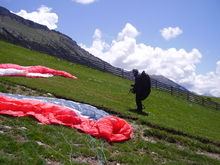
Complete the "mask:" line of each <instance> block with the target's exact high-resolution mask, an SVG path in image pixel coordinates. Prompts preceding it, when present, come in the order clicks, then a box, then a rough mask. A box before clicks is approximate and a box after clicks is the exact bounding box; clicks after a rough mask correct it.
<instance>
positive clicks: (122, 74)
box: [121, 69, 124, 78]
mask: <svg viewBox="0 0 220 165" xmlns="http://www.w3.org/2000/svg"><path fill="white" fill-rule="evenodd" d="M121 76H122V78H124V69H121Z"/></svg>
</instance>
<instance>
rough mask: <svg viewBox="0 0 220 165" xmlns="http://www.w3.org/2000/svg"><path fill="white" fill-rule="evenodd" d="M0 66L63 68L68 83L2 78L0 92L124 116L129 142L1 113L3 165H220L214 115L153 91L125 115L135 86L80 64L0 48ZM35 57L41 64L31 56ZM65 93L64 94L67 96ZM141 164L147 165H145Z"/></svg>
mask: <svg viewBox="0 0 220 165" xmlns="http://www.w3.org/2000/svg"><path fill="white" fill-rule="evenodd" d="M0 48H1V49H0V61H1V62H2V63H16V64H19V65H22V66H30V65H38V64H41V65H43V66H47V67H51V68H53V69H58V70H64V71H67V72H69V73H71V74H72V75H74V76H77V77H78V78H79V79H77V80H73V79H69V78H65V77H60V76H55V77H52V78H25V77H0V92H10V93H15V94H25V95H35V96H46V97H49V96H50V97H57V98H65V99H69V100H75V101H78V102H83V103H88V104H91V105H94V106H96V107H98V108H100V109H103V110H105V111H106V112H108V113H110V114H111V115H114V116H118V117H121V118H124V119H125V120H126V121H128V122H129V123H130V124H131V126H132V128H133V131H134V134H133V137H132V138H131V139H129V140H127V141H122V142H117V143H107V142H105V141H102V140H101V139H95V138H93V137H91V136H88V135H86V134H84V133H82V132H80V131H77V130H75V129H72V128H68V127H64V126H60V125H45V124H44V125H41V124H38V122H37V121H36V120H34V119H33V118H31V117H22V118H19V117H11V116H3V115H0V122H1V126H0V139H1V142H0V148H1V151H0V154H1V157H0V163H1V164H18V163H20V164H30V163H31V164H117V163H118V164H121V165H123V164H210V165H212V164H213V165H215V164H219V163H220V157H219V155H220V140H219V137H220V132H219V127H220V122H219V119H220V113H219V111H216V110H211V109H207V108H204V107H201V106H199V105H196V104H193V103H190V102H187V101H185V100H181V99H179V98H176V97H173V96H171V95H169V94H167V93H164V92H161V91H158V90H156V89H154V88H153V89H152V93H151V94H150V96H149V98H148V99H146V100H145V101H144V102H143V103H144V105H145V106H146V109H145V110H144V113H142V114H138V113H135V112H134V111H130V110H129V109H132V108H134V107H135V102H134V95H132V94H128V90H129V87H130V84H132V83H133V82H132V81H130V80H127V79H123V78H120V77H117V76H114V75H111V74H107V73H104V72H100V71H97V70H94V69H91V68H87V67H85V66H82V65H78V64H75V63H71V62H68V61H65V60H60V59H58V58H54V57H51V56H49V55H46V54H41V53H38V52H35V51H31V50H29V49H24V48H22V47H18V46H15V45H11V44H8V43H5V42H0ZM36 57H39V58H36ZM67 91H68V92H67ZM146 162H147V163H146Z"/></svg>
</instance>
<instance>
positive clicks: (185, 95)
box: [79, 59, 220, 110]
mask: <svg viewBox="0 0 220 165" xmlns="http://www.w3.org/2000/svg"><path fill="white" fill-rule="evenodd" d="M81 61H82V60H81ZM85 61H86V62H85ZM79 64H82V65H85V66H87V67H90V68H93V69H97V70H100V71H103V72H106V73H109V74H113V75H116V76H119V77H122V78H126V79H130V80H134V77H133V75H132V72H131V71H125V70H124V69H121V68H117V67H114V66H112V65H110V64H109V63H107V62H103V61H101V60H93V59H84V60H83V63H80V62H79ZM151 83H152V87H154V88H156V89H158V90H161V91H164V92H167V93H170V94H171V95H173V96H176V97H179V98H181V99H185V100H188V101H190V102H192V103H195V104H199V105H201V106H204V107H207V108H211V109H215V110H220V104H219V103H216V102H214V101H212V100H211V99H210V98H204V97H201V96H199V95H195V94H192V93H190V92H186V91H184V90H182V89H180V88H177V87H173V86H171V85H168V84H165V83H162V82H159V81H157V80H155V79H153V78H151Z"/></svg>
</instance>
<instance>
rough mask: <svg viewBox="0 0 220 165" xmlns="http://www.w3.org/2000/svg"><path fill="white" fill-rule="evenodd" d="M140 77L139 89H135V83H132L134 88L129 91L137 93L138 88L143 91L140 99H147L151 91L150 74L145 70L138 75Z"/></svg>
mask: <svg viewBox="0 0 220 165" xmlns="http://www.w3.org/2000/svg"><path fill="white" fill-rule="evenodd" d="M138 79H139V80H138V87H137V88H138V89H135V84H132V85H131V87H132V88H131V89H130V90H129V93H130V92H131V93H134V94H135V93H136V92H137V90H138V92H140V93H141V97H140V99H141V100H145V99H146V98H147V97H148V96H149V94H150V92H151V80H150V76H149V75H148V74H146V73H145V71H143V72H142V73H141V75H140V76H139V77H138ZM129 93H128V94H129Z"/></svg>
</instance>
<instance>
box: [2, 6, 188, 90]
mask: <svg viewBox="0 0 220 165" xmlns="http://www.w3.org/2000/svg"><path fill="white" fill-rule="evenodd" d="M0 40H2V41H5V42H9V43H12V44H15V45H19V46H22V47H25V48H28V49H31V50H34V51H37V52H40V53H45V54H49V55H51V56H54V57H58V58H61V59H65V60H68V61H70V62H74V63H78V64H82V65H85V66H89V67H91V68H94V69H97V70H101V71H104V72H107V73H111V74H115V75H118V76H121V77H124V78H128V79H131V80H133V76H132V74H131V72H129V71H124V70H123V69H121V68H117V67H114V66H112V65H110V64H109V63H107V62H105V61H103V60H101V59H100V58H98V57H96V56H94V55H92V54H90V53H89V52H88V51H86V50H84V49H82V48H81V47H80V46H79V45H77V43H76V41H74V40H72V39H71V38H70V37H68V36H67V35H65V34H62V33H60V32H58V31H55V30H50V29H49V28H48V27H47V26H44V25H41V24H38V23H35V22H33V21H31V20H27V19H24V18H22V17H20V16H18V15H16V14H13V13H11V12H10V11H9V10H8V9H6V8H4V7H1V6H0ZM150 76H151V78H152V79H155V80H156V81H160V82H163V83H166V84H168V85H171V86H174V87H177V88H179V87H181V86H180V85H178V84H177V83H175V82H173V81H171V80H169V79H167V78H166V77H163V76H157V75H150ZM181 88H182V89H183V90H185V91H187V92H188V90H187V89H185V88H184V87H181Z"/></svg>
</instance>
